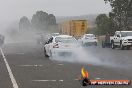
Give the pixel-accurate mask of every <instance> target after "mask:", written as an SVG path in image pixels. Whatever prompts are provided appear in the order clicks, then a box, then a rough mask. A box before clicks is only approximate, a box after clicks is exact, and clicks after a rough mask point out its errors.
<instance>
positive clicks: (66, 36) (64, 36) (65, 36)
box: [55, 35, 72, 38]
mask: <svg viewBox="0 0 132 88" xmlns="http://www.w3.org/2000/svg"><path fill="white" fill-rule="evenodd" d="M56 37H62V38H69V37H72V36H69V35H59V36H56ZM56 37H55V38H56Z"/></svg>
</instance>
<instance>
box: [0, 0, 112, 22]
mask: <svg viewBox="0 0 132 88" xmlns="http://www.w3.org/2000/svg"><path fill="white" fill-rule="evenodd" d="M110 9H111V8H110V6H109V5H108V4H107V5H106V4H105V3H104V0H0V19H1V21H4V20H17V19H19V18H20V17H22V16H28V17H29V18H31V16H32V14H34V13H35V12H36V11H38V10H43V11H46V12H48V13H51V14H54V15H55V16H78V15H88V14H97V13H108V12H109V11H110Z"/></svg>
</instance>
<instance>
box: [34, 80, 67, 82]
mask: <svg viewBox="0 0 132 88" xmlns="http://www.w3.org/2000/svg"><path fill="white" fill-rule="evenodd" d="M32 81H34V82H57V81H59V82H63V81H64V80H32Z"/></svg>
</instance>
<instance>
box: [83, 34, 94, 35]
mask: <svg viewBox="0 0 132 88" xmlns="http://www.w3.org/2000/svg"><path fill="white" fill-rule="evenodd" d="M85 35H94V34H85Z"/></svg>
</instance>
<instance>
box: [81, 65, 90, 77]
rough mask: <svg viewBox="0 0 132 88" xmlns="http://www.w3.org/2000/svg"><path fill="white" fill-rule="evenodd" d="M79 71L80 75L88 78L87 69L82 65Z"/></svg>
mask: <svg viewBox="0 0 132 88" xmlns="http://www.w3.org/2000/svg"><path fill="white" fill-rule="evenodd" d="M81 73H82V77H83V78H88V76H89V75H88V71H84V67H82V69H81Z"/></svg>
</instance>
